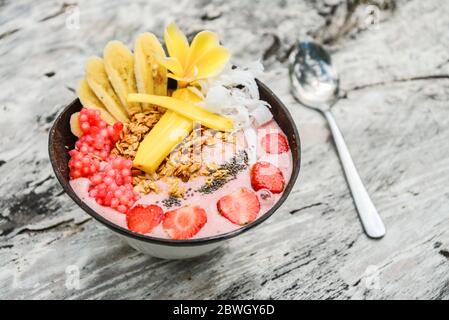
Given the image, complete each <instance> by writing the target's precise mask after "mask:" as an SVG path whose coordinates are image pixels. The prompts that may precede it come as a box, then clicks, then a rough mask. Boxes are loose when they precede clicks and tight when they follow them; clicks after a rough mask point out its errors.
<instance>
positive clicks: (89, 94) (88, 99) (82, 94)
mask: <svg viewBox="0 0 449 320" xmlns="http://www.w3.org/2000/svg"><path fill="white" fill-rule="evenodd" d="M77 94H78V97H79V99H80V100H81V104H82V105H83V106H84V107H85V108H88V109H95V110H99V111H100V113H101V118H102V119H103V120H104V121H106V122H107V123H108V124H114V123H116V122H117V120H116V119H115V118H114V117H113V116H111V114H110V113H109V112H108V111H107V110H106V107H105V106H104V104H103V103H102V102H101V101H100V100H99V99H98V98H97V96H96V95H95V93H94V92H93V91H92V89H91V88H90V87H89V84H88V83H87V81H86V79H83V80H81V81H80V83H79V85H78V89H77Z"/></svg>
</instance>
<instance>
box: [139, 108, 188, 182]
mask: <svg viewBox="0 0 449 320" xmlns="http://www.w3.org/2000/svg"><path fill="white" fill-rule="evenodd" d="M192 129H193V122H192V120H190V119H187V118H185V117H183V116H181V115H179V114H177V113H176V112H173V111H170V110H167V111H166V112H165V113H164V115H163V116H162V117H161V119H160V120H159V121H158V123H156V125H155V126H154V127H153V129H151V131H150V132H149V133H148V134H147V135H146V136H145V138H144V139H143V141H142V142H141V143H140V145H139V148H138V149H137V153H136V156H135V158H134V161H133V166H134V167H135V168H138V169H140V170H142V171H145V172H147V173H152V172H155V171H156V170H157V168H158V167H159V165H160V164H161V163H162V161H164V159H165V158H166V157H167V156H168V155H169V154H170V152H171V151H172V150H173V149H174V148H175V147H176V146H177V145H178V144H179V143H180V142H181V141H182V140H183V139H184V138H185V137H187V135H189V133H190V132H191V131H192Z"/></svg>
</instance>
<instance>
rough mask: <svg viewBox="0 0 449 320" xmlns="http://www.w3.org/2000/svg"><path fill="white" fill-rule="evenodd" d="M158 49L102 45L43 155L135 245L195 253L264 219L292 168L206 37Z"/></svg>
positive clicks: (270, 105) (281, 121)
mask: <svg viewBox="0 0 449 320" xmlns="http://www.w3.org/2000/svg"><path fill="white" fill-rule="evenodd" d="M164 40H165V46H166V48H167V51H168V55H166V53H165V50H164V49H163V47H162V46H161V44H160V43H159V41H158V40H157V38H156V37H155V36H154V35H152V34H150V33H144V34H141V35H139V36H138V37H137V38H136V42H135V45H134V51H133V52H131V51H130V50H129V49H128V48H126V47H125V46H124V45H123V44H122V43H121V42H118V41H111V42H109V43H108V44H107V45H106V47H105V50H104V53H103V59H102V58H98V57H91V58H89V59H88V62H87V64H86V75H85V79H84V80H81V82H80V84H79V87H78V97H79V99H76V100H75V101H73V102H72V103H71V104H70V105H68V106H67V107H66V108H65V109H64V111H63V112H62V113H61V114H60V115H59V116H58V117H57V119H56V120H55V123H54V125H53V127H52V129H51V131H50V136H49V154H50V160H51V163H52V166H53V169H54V171H55V174H56V176H57V178H58V180H59V182H60V183H61V185H62V186H63V188H64V190H65V191H66V192H67V194H68V195H69V196H70V197H71V198H72V199H73V200H74V201H75V202H76V203H77V204H78V205H79V206H80V207H81V208H82V209H83V210H84V211H86V212H87V213H88V214H90V215H91V216H92V217H94V218H95V219H96V220H98V221H99V222H101V223H102V224H104V225H106V226H107V227H108V228H110V229H111V230H112V231H114V232H115V233H117V234H118V235H119V236H121V237H122V238H123V239H124V240H125V241H126V242H128V243H129V244H130V245H131V246H132V247H134V248H135V249H137V250H139V251H141V252H144V253H146V254H149V255H152V256H155V257H159V258H168V259H181V258H190V257H195V256H198V255H201V254H204V253H206V252H208V251H211V250H213V249H215V248H216V247H218V246H220V245H221V244H223V243H224V242H225V241H226V240H228V239H230V238H232V237H235V236H237V235H239V234H242V233H244V232H245V231H247V230H249V229H251V228H253V227H255V226H256V225H258V224H260V223H262V222H263V221H265V220H266V219H267V218H269V217H270V216H271V215H272V214H273V213H274V212H275V211H276V210H277V209H278V208H279V206H280V205H281V204H282V203H283V202H284V201H285V200H286V198H287V197H288V195H289V193H290V191H291V189H292V188H293V185H294V183H295V181H296V178H297V176H298V173H299V168H300V142H299V135H298V132H297V129H296V127H295V124H294V122H293V120H292V118H291V116H290V114H289V112H288V110H287V109H286V107H285V106H284V105H283V104H282V103H281V101H280V100H279V99H278V98H277V97H276V96H275V95H274V94H273V93H272V92H271V91H270V90H269V89H268V88H267V87H266V86H265V85H264V84H263V83H261V82H259V81H258V80H256V79H255V76H257V75H258V74H260V72H261V71H262V70H261V66H260V64H258V63H254V64H252V65H251V66H249V67H247V68H241V67H234V66H231V65H230V64H229V53H228V51H227V50H226V48H224V47H222V46H221V45H220V44H219V42H218V38H217V36H216V34H214V33H212V32H209V31H202V32H200V33H198V34H197V35H196V36H195V38H194V39H193V40H192V42H191V43H190V44H189V43H188V41H187V39H186V38H185V36H184V35H183V34H182V33H181V32H180V31H179V29H178V28H177V27H176V25H174V24H171V25H169V26H168V27H167V29H166V30H165V37H164Z"/></svg>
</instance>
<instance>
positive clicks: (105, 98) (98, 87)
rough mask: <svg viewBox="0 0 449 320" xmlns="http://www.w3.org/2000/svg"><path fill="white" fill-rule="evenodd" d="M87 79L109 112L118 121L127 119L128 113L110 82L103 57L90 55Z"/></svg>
mask: <svg viewBox="0 0 449 320" xmlns="http://www.w3.org/2000/svg"><path fill="white" fill-rule="evenodd" d="M86 81H87V83H88V84H89V87H90V88H91V89H92V91H93V92H94V93H95V95H96V96H97V98H98V99H99V100H100V101H101V102H102V103H103V104H104V106H105V107H106V109H107V110H108V111H109V113H110V114H111V115H112V116H114V118H115V119H117V120H118V121H122V122H124V121H127V120H128V113H127V112H126V110H125V109H124V108H123V106H122V104H121V102H120V100H119V99H118V97H117V95H116V94H115V92H114V89H113V88H112V86H111V83H110V82H109V78H108V75H107V74H106V70H105V68H104V63H103V59H101V58H98V57H90V58H89V59H88V60H87V63H86Z"/></svg>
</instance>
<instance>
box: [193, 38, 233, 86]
mask: <svg viewBox="0 0 449 320" xmlns="http://www.w3.org/2000/svg"><path fill="white" fill-rule="evenodd" d="M229 57H230V54H229V51H228V50H227V49H226V48H225V47H222V46H219V47H216V48H213V49H211V50H209V51H208V52H207V53H206V54H205V55H204V56H202V57H201V59H200V60H199V61H198V62H197V63H196V66H197V67H198V75H197V77H196V78H197V79H204V78H208V77H211V76H214V75H216V74H217V73H219V72H220V71H221V70H223V68H224V67H225V65H226V63H227V62H228V60H229Z"/></svg>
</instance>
